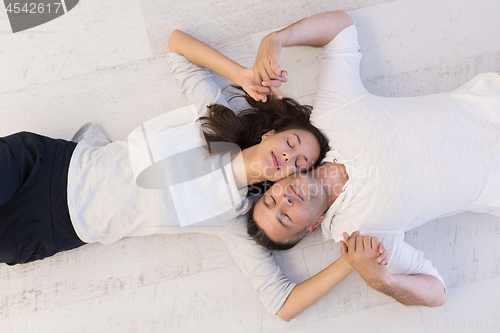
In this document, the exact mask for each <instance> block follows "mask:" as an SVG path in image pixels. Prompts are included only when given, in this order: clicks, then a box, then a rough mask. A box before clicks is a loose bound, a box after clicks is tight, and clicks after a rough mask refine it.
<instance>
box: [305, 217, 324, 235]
mask: <svg viewBox="0 0 500 333" xmlns="http://www.w3.org/2000/svg"><path fill="white" fill-rule="evenodd" d="M324 219H325V217H324V216H323V215H321V216H320V217H318V219H317V220H316V222H314V223H313V224H312V225H310V226H309V227H307V231H309V232H310V233H313V232H315V231H316V229H318V227H319V225H320V224H321V222H322V221H323V220H324Z"/></svg>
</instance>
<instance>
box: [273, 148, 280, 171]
mask: <svg viewBox="0 0 500 333" xmlns="http://www.w3.org/2000/svg"><path fill="white" fill-rule="evenodd" d="M271 159H272V160H273V164H274V166H275V167H276V169H278V170H279V169H280V168H281V161H280V160H279V158H278V156H276V155H275V154H274V153H273V152H272V151H271Z"/></svg>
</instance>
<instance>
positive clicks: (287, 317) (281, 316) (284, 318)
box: [276, 312, 293, 323]
mask: <svg viewBox="0 0 500 333" xmlns="http://www.w3.org/2000/svg"><path fill="white" fill-rule="evenodd" d="M276 315H277V316H278V317H280V319H281V320H283V321H286V322H287V323H289V322H290V320H292V319H293V317H290V316H285V315H283V314H280V313H279V312H278V313H277V314H276Z"/></svg>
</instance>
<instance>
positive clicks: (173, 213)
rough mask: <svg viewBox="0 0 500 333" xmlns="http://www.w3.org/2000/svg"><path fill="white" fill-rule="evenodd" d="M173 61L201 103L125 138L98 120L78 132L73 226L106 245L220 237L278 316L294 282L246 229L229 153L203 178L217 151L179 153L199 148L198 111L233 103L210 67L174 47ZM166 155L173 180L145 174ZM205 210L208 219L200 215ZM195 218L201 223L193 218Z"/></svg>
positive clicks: (71, 190) (71, 182)
mask: <svg viewBox="0 0 500 333" xmlns="http://www.w3.org/2000/svg"><path fill="white" fill-rule="evenodd" d="M169 63H170V66H171V68H172V71H173V73H174V76H175V77H176V79H178V81H179V82H180V85H181V89H182V91H183V92H184V93H185V94H186V96H187V97H188V98H189V101H190V103H193V104H195V107H192V108H191V107H187V108H184V109H183V110H180V111H181V113H179V114H178V115H174V113H171V112H167V113H166V114H164V115H161V116H159V117H157V118H155V119H153V120H151V121H149V122H146V123H145V124H142V125H141V126H139V127H138V128H137V129H136V130H135V131H133V132H132V133H131V134H130V135H129V136H128V138H126V139H124V140H119V141H114V142H110V140H109V139H108V138H107V137H106V136H105V135H104V134H103V133H102V131H101V130H100V129H99V128H98V127H97V126H95V125H93V124H87V125H85V126H83V127H82V128H81V130H79V131H78V132H77V134H75V138H74V141H78V144H77V147H76V149H75V151H74V153H73V155H72V158H71V160H70V166H69V173H68V207H69V213H70V217H71V221H72V223H73V226H74V228H75V231H76V233H77V235H78V236H79V237H80V238H81V239H82V240H83V241H84V242H87V243H91V242H100V243H103V244H110V243H113V242H115V241H117V240H119V239H121V238H123V237H130V236H145V235H150V234H160V233H163V234H175V233H184V232H200V233H206V234H211V235H215V236H219V237H221V238H222V239H223V240H224V241H225V243H226V245H227V246H228V248H229V250H230V252H231V254H232V256H233V258H234V260H235V262H236V264H237V265H238V267H239V268H240V270H241V271H242V272H243V274H244V275H245V277H246V278H247V279H248V280H249V282H250V283H251V284H252V287H253V289H254V291H255V292H256V293H257V295H258V296H259V299H260V300H261V301H262V303H263V304H264V306H265V308H266V309H267V310H268V311H269V312H270V313H271V314H276V312H278V310H279V309H280V308H281V306H282V304H283V303H284V302H285V300H286V298H287V297H288V295H289V294H290V292H291V291H292V289H293V288H294V287H295V285H296V284H295V283H293V282H292V281H290V280H289V279H287V278H286V277H285V276H284V275H283V273H282V272H281V270H280V268H279V267H278V266H277V265H276V263H275V261H274V259H273V257H272V256H271V254H270V252H269V251H268V250H266V249H264V248H262V247H261V246H259V245H257V244H256V243H255V242H254V241H253V240H252V239H251V238H250V237H249V236H248V235H247V233H246V218H245V216H244V215H242V214H245V213H246V212H247V211H248V209H249V207H250V199H248V198H245V195H246V190H241V189H240V191H238V189H237V188H236V184H235V182H234V178H233V175H232V169H231V165H230V161H231V159H230V157H228V156H225V155H223V156H219V157H220V160H221V161H223V160H224V158H225V162H224V161H223V162H221V163H219V166H220V165H223V167H222V168H218V169H217V167H215V169H216V170H215V171H214V172H210V173H209V174H206V172H204V171H203V170H201V171H203V173H204V174H203V175H201V176H200V175H199V172H200V169H198V168H197V166H198V165H202V164H203V163H207V157H208V158H210V160H208V162H209V165H210V167H211V168H212V167H213V166H214V165H217V161H215V157H213V156H207V154H206V153H205V152H204V150H203V149H198V150H195V154H194V155H193V154H192V153H190V154H188V155H186V156H180V155H179V154H183V153H185V152H186V149H185V146H186V145H187V146H189V147H190V148H193V147H194V148H199V144H200V142H201V141H202V140H201V139H202V138H201V137H200V131H199V127H197V126H198V124H197V123H196V122H195V121H194V119H193V117H192V116H193V115H194V116H198V115H205V114H206V105H209V104H222V105H226V106H228V104H227V102H226V100H225V99H224V97H223V95H222V94H221V91H220V87H219V86H218V85H217V84H216V83H215V82H214V81H213V78H212V75H210V72H209V71H208V70H207V69H205V68H201V67H199V66H196V65H194V64H192V63H191V62H190V61H188V60H187V59H186V58H184V57H182V56H180V55H178V54H172V53H171V54H169ZM182 111H184V112H182ZM193 111H194V112H193ZM195 118H196V117H195ZM174 124H175V126H174ZM170 130H173V131H174V132H172V131H170ZM176 131H177V132H176ZM145 138H147V140H146V139H145ZM142 139H144V140H142ZM155 143H156V144H155ZM181 146H182V147H183V148H182V149H180V147H181ZM137 147H139V148H140V149H137ZM196 152H199V154H198V155H199V156H198V155H197V153H196ZM176 154H177V155H176ZM181 158H182V159H183V160H184V161H186V163H188V162H189V161H192V163H191V164H190V165H185V164H184V165H183V164H182V163H181V167H180V168H177V167H176V166H175V162H177V161H178V160H180V159H181ZM194 159H196V161H195V160H194ZM164 161H166V162H167V163H166V164H162V168H160V170H164V171H165V172H167V173H168V176H169V177H167V178H168V180H169V181H170V183H169V184H166V183H164V184H163V183H161V181H160V182H157V181H154V182H153V183H151V182H148V181H147V180H146V181H145V180H144V179H143V178H141V174H142V175H143V174H144V171H145V170H149V168H150V167H151V165H152V164H154V163H155V162H160V163H163V162H164ZM228 161H229V162H228ZM171 162H173V164H174V165H173V166H172V163H171ZM183 166H184V167H183ZM191 167H193V168H191ZM186 174H187V175H186ZM193 174H197V176H193ZM186 177H187V178H189V179H186ZM172 179H173V180H172ZM179 179H181V180H182V181H179ZM156 187H158V188H156ZM221 204H222V207H223V208H224V207H225V209H223V210H222V211H217V213H216V214H209V215H207V211H209V210H211V209H212V208H213V207H212V206H214V205H218V207H220V206H221ZM228 205H229V206H228ZM228 207H229V208H228ZM201 215H204V217H203V218H199V216H201ZM193 220H196V223H194V224H191V223H192V222H193ZM200 220H201V221H200Z"/></svg>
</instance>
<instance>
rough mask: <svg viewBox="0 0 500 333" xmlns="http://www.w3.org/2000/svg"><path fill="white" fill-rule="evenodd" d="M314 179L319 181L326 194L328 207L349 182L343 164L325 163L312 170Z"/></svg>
mask: <svg viewBox="0 0 500 333" xmlns="http://www.w3.org/2000/svg"><path fill="white" fill-rule="evenodd" d="M313 172H314V177H316V178H318V179H320V180H321V184H322V185H323V190H325V191H327V192H326V193H328V198H327V199H328V201H327V204H328V207H327V209H328V208H329V207H330V206H331V205H332V204H333V202H334V201H335V200H336V199H337V198H338V196H339V195H340V193H342V190H343V188H344V185H345V183H347V181H348V180H349V176H348V175H347V171H346V169H345V166H344V165H343V164H337V163H331V162H325V163H323V164H321V165H320V166H319V167H317V168H316V169H314V171H313Z"/></svg>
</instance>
